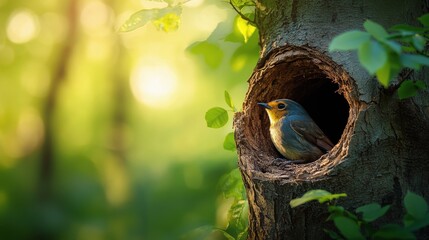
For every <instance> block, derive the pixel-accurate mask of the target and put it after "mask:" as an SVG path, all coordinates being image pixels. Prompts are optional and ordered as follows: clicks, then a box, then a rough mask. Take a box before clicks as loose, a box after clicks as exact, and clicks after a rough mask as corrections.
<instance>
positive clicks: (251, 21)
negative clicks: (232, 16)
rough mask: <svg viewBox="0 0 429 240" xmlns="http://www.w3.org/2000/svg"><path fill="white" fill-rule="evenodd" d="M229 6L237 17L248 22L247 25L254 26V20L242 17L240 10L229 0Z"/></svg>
mask: <svg viewBox="0 0 429 240" xmlns="http://www.w3.org/2000/svg"><path fill="white" fill-rule="evenodd" d="M229 4H230V5H231V6H232V8H233V9H234V11H236V12H237V13H238V15H240V17H241V18H242V19H244V20H246V21H248V22H249V23H251V24H252V25H256V24H255V22H254V20H251V19H250V18H248V17H247V16H246V15H244V14H243V13H242V12H240V10H239V9H238V8H237V7H236V6H235V5H234V4H233V3H232V0H229Z"/></svg>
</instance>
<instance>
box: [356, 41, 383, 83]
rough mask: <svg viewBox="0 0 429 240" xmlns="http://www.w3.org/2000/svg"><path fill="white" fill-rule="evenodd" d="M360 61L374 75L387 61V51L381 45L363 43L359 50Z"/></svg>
mask: <svg viewBox="0 0 429 240" xmlns="http://www.w3.org/2000/svg"><path fill="white" fill-rule="evenodd" d="M358 56H359V61H360V63H361V64H362V65H363V67H364V68H365V69H366V70H367V71H368V72H369V73H370V74H371V75H373V74H374V73H375V72H376V71H377V70H378V69H380V68H381V67H382V66H383V65H384V64H385V63H386V61H387V53H386V50H385V49H384V48H383V46H381V44H380V43H378V42H376V41H373V40H370V41H367V42H365V43H363V44H362V45H361V46H360V47H359V50H358Z"/></svg>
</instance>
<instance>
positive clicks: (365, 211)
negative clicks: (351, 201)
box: [290, 190, 429, 240]
mask: <svg viewBox="0 0 429 240" xmlns="http://www.w3.org/2000/svg"><path fill="white" fill-rule="evenodd" d="M345 196H346V194H344V193H342V194H331V193H329V192H327V191H325V190H311V191H308V192H307V193H305V194H304V195H303V196H302V197H300V198H296V199H293V200H291V201H290V205H291V207H292V208H294V207H297V206H299V205H302V204H305V203H307V202H309V201H314V200H317V201H319V203H328V212H329V213H330V215H329V217H328V219H327V220H329V221H333V222H334V225H335V227H336V228H337V230H338V231H339V233H337V232H335V231H333V230H328V229H324V231H325V232H326V233H327V234H328V235H329V237H330V238H332V239H344V238H345V239H357V240H359V239H416V236H415V235H414V232H415V231H417V230H419V229H422V228H424V227H427V226H429V211H428V204H427V202H426V201H425V199H424V198H423V197H421V196H419V195H417V194H415V193H413V192H407V194H406V195H405V198H404V208H405V210H406V214H405V216H404V217H403V220H402V223H403V224H402V225H400V224H396V223H388V224H385V225H381V226H380V227H378V228H377V227H374V226H373V224H372V223H373V222H375V221H376V220H377V219H379V218H381V217H383V216H384V215H385V214H386V213H387V212H388V211H389V209H390V207H391V206H390V205H386V206H383V207H382V206H381V205H380V204H378V203H370V204H367V205H364V206H361V207H358V208H357V209H356V210H355V213H352V212H349V211H347V210H345V209H344V208H343V207H342V206H337V205H336V204H332V201H333V200H335V199H337V198H340V197H345Z"/></svg>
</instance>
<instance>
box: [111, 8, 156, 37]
mask: <svg viewBox="0 0 429 240" xmlns="http://www.w3.org/2000/svg"><path fill="white" fill-rule="evenodd" d="M158 14H159V9H143V10H140V11H138V12H136V13H134V14H133V15H131V17H130V18H129V19H128V20H127V21H126V22H125V23H124V24H123V25H122V26H121V28H120V29H119V31H120V32H129V31H132V30H135V29H137V28H139V27H143V26H144V25H146V23H148V22H149V21H151V20H152V19H155V18H157V17H158Z"/></svg>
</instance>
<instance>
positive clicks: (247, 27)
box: [235, 17, 256, 43]
mask: <svg viewBox="0 0 429 240" xmlns="http://www.w3.org/2000/svg"><path fill="white" fill-rule="evenodd" d="M235 24H236V26H237V28H238V31H240V33H241V35H243V38H244V42H245V43H247V41H248V40H249V38H250V37H251V36H252V34H253V33H255V30H256V27H254V26H253V25H252V24H250V23H249V22H248V21H246V20H244V19H243V18H241V17H237V19H236V22H235Z"/></svg>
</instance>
